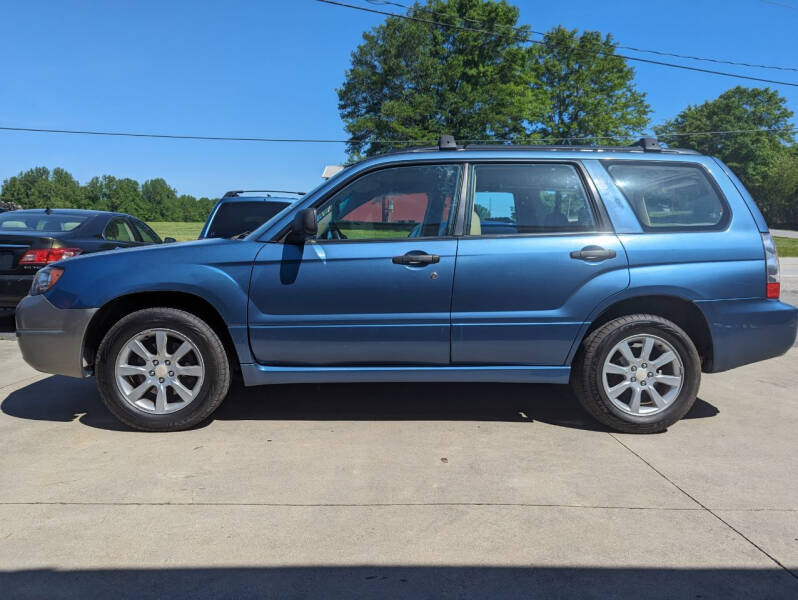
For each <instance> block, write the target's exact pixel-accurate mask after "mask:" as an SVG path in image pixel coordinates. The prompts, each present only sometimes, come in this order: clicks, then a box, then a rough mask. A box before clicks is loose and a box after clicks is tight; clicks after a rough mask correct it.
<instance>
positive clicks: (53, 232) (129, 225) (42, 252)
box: [0, 208, 174, 308]
mask: <svg viewBox="0 0 798 600" xmlns="http://www.w3.org/2000/svg"><path fill="white" fill-rule="evenodd" d="M166 241H174V240H171V239H170V238H167V239H166ZM161 243H163V240H161V238H160V237H158V234H157V233H155V232H154V231H153V230H152V229H150V227H148V226H147V225H146V224H145V223H143V222H142V221H140V220H139V219H137V218H135V217H132V216H130V215H126V214H122V213H112V212H104V211H99V210H76V209H66V208H54V209H49V208H48V209H44V208H40V209H28V210H12V211H9V212H5V213H2V214H0V308H13V307H15V306H16V305H17V303H18V302H19V301H20V300H21V299H22V298H23V297H25V295H26V294H27V293H28V290H29V289H30V285H31V281H32V280H33V276H34V275H35V274H36V271H38V270H39V269H41V268H42V267H44V266H45V265H48V264H49V263H52V262H56V261H59V260H62V259H65V258H70V257H72V256H76V255H78V254H86V253H89V252H100V251H102V250H113V249H115V248H130V247H133V246H145V245H147V244H161Z"/></svg>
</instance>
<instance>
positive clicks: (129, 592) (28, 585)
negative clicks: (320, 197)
mask: <svg viewBox="0 0 798 600" xmlns="http://www.w3.org/2000/svg"><path fill="white" fill-rule="evenodd" d="M782 269H783V276H784V279H783V282H784V283H785V289H786V290H787V293H790V294H792V293H793V291H792V290H795V289H796V288H798V260H796V261H794V262H791V261H787V262H786V264H785V262H784V261H783V264H782ZM791 297H792V296H791ZM797 388H798V349H793V350H792V351H791V352H790V353H788V354H787V355H785V356H783V357H780V358H777V359H773V360H770V361H766V362H763V363H759V364H755V365H749V366H746V367H743V368H740V369H737V370H734V371H731V372H728V373H722V374H716V375H705V376H704V378H703V381H702V385H701V391H700V394H699V398H700V399H699V400H698V401H697V403H696V405H695V407H694V409H693V410H692V412H691V413H690V414H689V415H688V416H687V418H686V419H684V420H683V421H681V422H680V423H678V424H676V425H675V426H674V427H672V428H671V429H670V430H669V431H668V432H666V433H663V434H659V435H652V436H632V435H622V434H614V433H611V432H608V431H606V430H604V429H602V428H601V427H599V426H598V425H597V424H595V423H594V422H592V421H591V420H590V419H589V418H588V417H586V416H585V415H584V414H583V413H582V411H581V410H580V409H579V407H578V405H577V404H576V403H575V401H574V400H573V399H572V398H571V396H570V394H569V393H568V391H567V388H561V387H558V386H526V385H492V384H478V385H475V384H435V385H429V384H423V385H422V384H403V385H387V384H385V385H374V384H355V385H321V386H316V385H308V386H277V387H274V388H260V389H252V390H242V389H238V390H236V391H235V392H234V393H233V394H232V396H231V398H229V399H228V400H227V401H226V402H225V404H224V405H223V406H222V407H221V409H220V410H219V411H218V412H217V414H216V416H215V418H214V419H213V420H212V421H211V422H210V423H208V424H207V425H205V426H204V427H200V428H198V429H195V430H193V431H187V432H181V433H176V434H143V433H137V432H133V431H128V430H125V429H124V428H123V427H121V426H120V425H118V424H117V422H116V421H114V420H113V418H112V417H110V415H109V414H108V413H107V412H106V410H105V409H104V408H103V406H102V405H101V403H100V401H99V398H98V396H97V392H96V391H95V388H94V384H93V382H92V381H90V380H85V381H81V380H74V379H69V378H64V377H55V376H47V375H44V374H41V373H36V372H35V371H33V370H32V369H30V368H29V367H27V366H26V365H25V364H24V363H23V361H22V360H21V358H20V356H19V352H18V349H17V346H16V344H15V343H13V342H11V341H3V340H0V448H1V449H2V452H0V590H2V592H0V597H2V598H4V599H5V598H25V599H27V598H31V599H33V598H75V599H86V598H106V597H114V598H118V599H126V598H135V599H137V600H138V599H141V598H150V597H163V598H170V599H174V598H187V599H188V598H191V599H198V598H213V597H227V598H265V597H275V598H283V597H291V598H302V597H324V598H335V597H348V598H349V597H351V598H414V599H415V598H440V597H460V598H471V597H476V598H536V597H537V598H552V597H555V598H556V597H579V598H608V597H613V598H642V597H644V598H647V599H648V598H702V599H707V598H723V599H728V598H792V599H794V598H796V597H798V462H797V461H796V459H795V457H796V456H797V455H798V435H796V431H797V430H798V410H797V409H798V395H796V391H795V390H796V389H797Z"/></svg>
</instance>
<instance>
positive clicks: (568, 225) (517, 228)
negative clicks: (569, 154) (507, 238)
mask: <svg viewBox="0 0 798 600" xmlns="http://www.w3.org/2000/svg"><path fill="white" fill-rule="evenodd" d="M471 182H472V184H471V185H472V188H471V189H472V195H473V198H474V203H473V210H472V211H471V215H469V224H468V226H467V227H466V232H467V233H468V234H469V235H508V234H510V235H512V234H525V233H566V232H577V231H593V230H595V228H596V218H595V215H594V214H593V209H592V207H591V205H590V202H589V201H588V197H587V194H586V192H585V188H584V186H583V185H582V181H581V179H580V178H579V175H578V173H577V171H576V168H575V167H574V166H573V165H568V164H515V165H493V164H492V165H475V166H474V167H473V172H472V179H471Z"/></svg>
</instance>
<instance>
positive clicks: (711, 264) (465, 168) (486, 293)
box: [16, 137, 798, 433]
mask: <svg viewBox="0 0 798 600" xmlns="http://www.w3.org/2000/svg"><path fill="white" fill-rule="evenodd" d="M141 264H148V265H156V266H157V268H152V269H141V268H138V265H141ZM778 297H779V266H778V259H777V256H776V251H775V248H774V245H773V241H772V239H771V237H770V234H769V233H768V228H767V225H766V224H765V221H764V219H763V218H762V215H761V214H760V212H759V210H758V209H757V207H756V204H755V203H754V201H753V200H752V198H751V196H750V195H749V194H748V192H747V191H746V190H745V188H744V187H743V185H742V184H741V183H740V181H739V180H738V179H737V178H736V177H735V176H734V174H733V173H732V172H731V171H730V170H729V169H728V168H727V167H726V166H724V165H723V164H722V163H721V162H720V161H718V160H717V159H714V158H711V157H708V156H702V155H700V154H697V153H695V152H692V151H687V150H678V149H664V148H661V147H660V146H659V145H658V144H657V143H656V140H652V139H648V138H647V139H643V140H641V141H640V142H639V143H638V144H636V145H635V146H633V147H626V148H617V147H590V148H579V147H529V146H523V147H512V146H497V147H484V146H466V147H461V146H457V145H456V144H455V143H454V140H453V139H452V138H451V137H444V138H441V141H440V143H439V145H438V146H437V147H429V148H420V149H414V150H409V151H403V152H400V153H395V154H387V155H383V156H380V157H376V158H371V159H367V160H364V161H362V162H359V163H356V164H354V165H351V166H349V167H348V168H347V169H345V170H343V171H342V172H341V173H339V174H338V175H336V176H335V177H333V178H331V179H329V180H328V181H326V182H324V183H322V184H321V185H320V186H319V187H318V188H317V189H315V190H314V191H313V192H311V193H310V194H308V195H307V196H305V197H303V198H302V200H300V201H299V202H298V203H297V204H296V205H295V206H294V207H293V208H292V209H289V210H286V211H284V212H283V213H281V214H280V215H278V216H277V217H276V218H274V219H272V220H270V221H269V222H267V223H265V224H264V225H262V226H261V227H259V228H258V229H256V230H255V231H253V232H252V233H251V234H249V235H248V236H246V237H245V238H243V239H238V240H228V239H206V240H200V241H195V242H190V243H186V244H178V245H173V246H165V247H163V246H162V247H146V248H137V249H133V250H123V251H120V252H116V253H106V254H100V255H88V256H78V257H76V258H71V259H69V260H68V261H65V262H63V263H57V264H55V265H52V266H49V267H47V268H45V269H42V270H41V271H39V273H38V275H37V278H36V280H35V282H34V285H33V287H32V289H31V293H30V296H28V297H26V298H25V299H24V300H23V301H22V302H21V303H20V305H19V308H18V310H17V313H16V318H17V336H18V338H19V344H20V347H21V348H22V353H23V356H24V357H25V360H27V361H28V363H29V364H31V365H32V366H33V367H34V368H36V369H39V370H41V371H45V372H48V373H58V374H62V375H71V376H74V377H85V376H89V375H92V374H93V375H95V376H96V378H97V384H98V387H99V390H100V394H101V396H102V399H103V401H104V403H105V404H106V406H107V407H108V409H109V410H110V411H111V412H112V413H113V414H114V415H116V416H117V417H118V418H119V419H120V420H121V421H123V422H125V423H127V424H128V425H130V426H132V427H136V428H139V429H144V430H148V431H164V430H177V429H184V428H187V427H191V426H193V425H195V424H197V423H199V422H201V421H203V420H204V419H206V418H207V417H208V416H209V415H210V414H211V413H212V412H213V411H214V410H215V409H216V408H217V407H218V406H219V404H220V403H221V402H222V400H223V399H224V398H225V396H226V394H227V391H228V387H229V385H230V378H231V373H232V372H233V371H234V370H236V371H238V370H240V375H241V377H242V379H243V383H244V384H245V385H247V386H254V385H261V384H278V383H307V382H317V383H318V382H356V381H372V382H386V381H387V382H389V381H417V382H429V381H452V382H471V381H492V382H526V383H559V384H567V383H569V382H570V383H571V385H572V386H573V389H574V390H575V392H576V395H577V397H578V398H579V401H580V402H581V403H582V405H583V406H584V407H585V409H586V410H587V411H588V412H589V413H590V414H592V415H593V416H594V417H595V418H596V419H598V420H599V421H601V422H602V423H604V424H605V425H607V426H609V427H611V428H613V429H617V430H620V431H627V432H639V433H649V432H655V431H661V430H663V429H665V428H667V427H668V426H670V425H671V424H673V423H674V422H676V421H677V420H679V419H680V418H681V417H683V416H684V415H685V414H686V413H687V412H688V411H689V410H690V407H691V406H692V405H693V402H694V401H695V398H696V393H697V392H698V387H699V383H700V379H701V372H702V371H704V372H717V371H724V370H726V369H731V368H734V367H737V366H739V365H743V364H746V363H750V362H754V361H758V360H763V359H766V358H770V357H774V356H778V355H780V354H783V353H784V352H786V351H787V350H788V349H789V348H790V347H791V346H792V344H793V341H794V340H795V335H796V326H797V323H798V320H797V318H798V310H796V309H795V308H794V307H792V306H789V305H787V304H783V303H781V302H779V300H778Z"/></svg>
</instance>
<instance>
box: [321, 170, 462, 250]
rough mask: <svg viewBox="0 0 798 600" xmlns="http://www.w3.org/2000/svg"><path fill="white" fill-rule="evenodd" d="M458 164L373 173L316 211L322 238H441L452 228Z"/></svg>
mask: <svg viewBox="0 0 798 600" xmlns="http://www.w3.org/2000/svg"><path fill="white" fill-rule="evenodd" d="M459 176H460V167H459V166H457V165H417V166H406V167H393V168H389V169H383V170H381V171H376V172H374V173H369V174H367V175H364V176H363V177H361V178H359V179H357V180H355V181H354V182H352V183H350V184H349V185H348V186H346V187H344V188H343V189H342V190H340V191H339V192H337V193H336V194H335V195H333V197H332V198H330V199H329V200H328V201H327V202H325V203H324V204H322V205H321V206H320V207H319V208H318V210H317V215H318V216H317V220H318V225H319V229H318V234H317V238H318V239H326V240H382V239H402V238H421V237H439V236H444V235H447V234H448V233H449V231H450V229H451V224H452V219H453V215H454V211H453V210H452V205H453V202H454V198H455V194H456V193H457V185H458V181H459Z"/></svg>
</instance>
